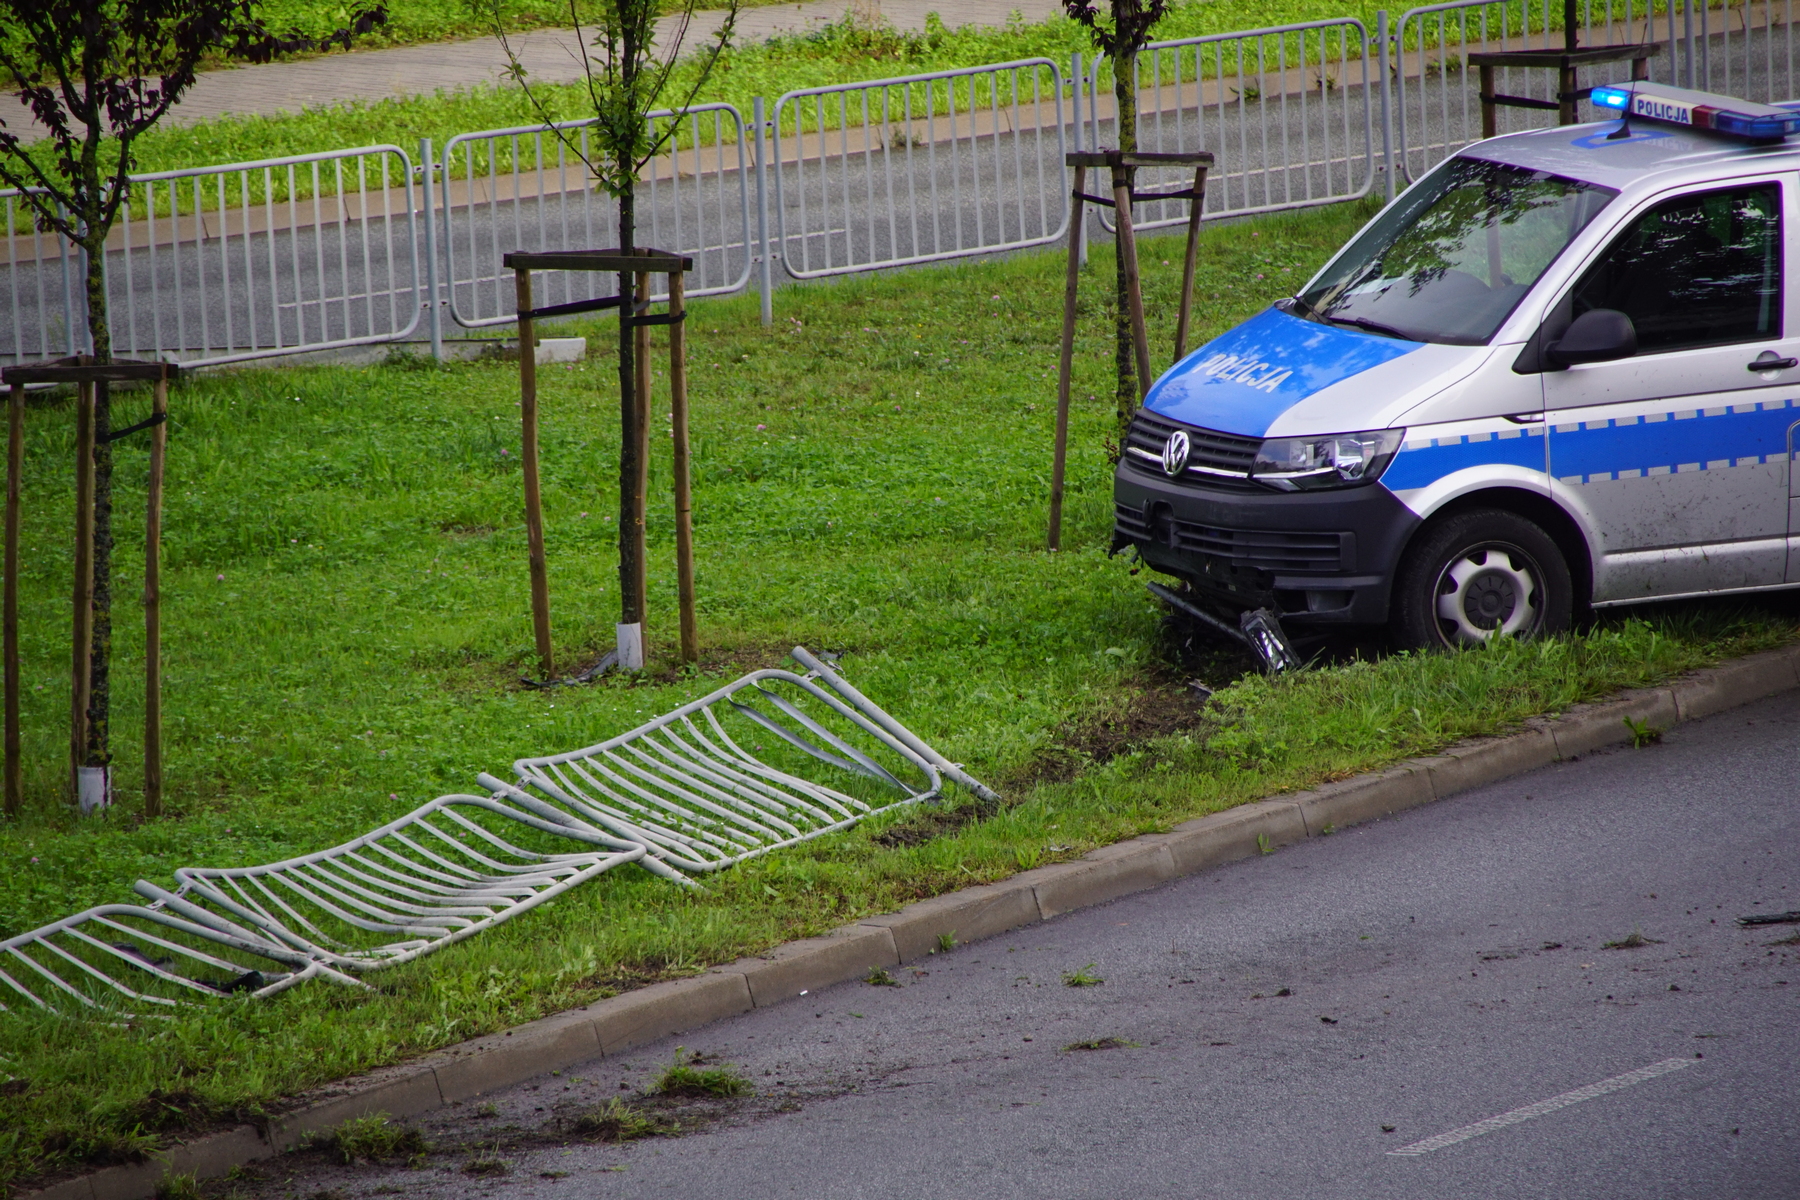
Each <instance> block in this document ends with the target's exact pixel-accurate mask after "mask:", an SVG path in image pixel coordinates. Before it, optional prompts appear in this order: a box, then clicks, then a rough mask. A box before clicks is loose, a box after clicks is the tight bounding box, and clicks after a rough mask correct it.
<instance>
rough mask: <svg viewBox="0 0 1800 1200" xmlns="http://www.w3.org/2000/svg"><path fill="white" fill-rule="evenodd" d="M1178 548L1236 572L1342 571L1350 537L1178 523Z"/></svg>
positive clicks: (1330, 533)
mask: <svg viewBox="0 0 1800 1200" xmlns="http://www.w3.org/2000/svg"><path fill="white" fill-rule="evenodd" d="M1175 535H1176V538H1177V539H1178V541H1177V546H1176V549H1179V550H1187V551H1190V552H1192V553H1195V554H1200V555H1203V556H1205V557H1207V558H1217V559H1221V560H1223V561H1224V562H1226V563H1228V564H1229V565H1230V566H1232V567H1233V568H1235V569H1238V570H1243V569H1244V568H1249V569H1251V570H1257V571H1279V572H1281V573H1283V574H1292V573H1294V572H1306V573H1312V572H1323V571H1340V570H1342V569H1343V564H1344V548H1345V547H1344V542H1345V539H1346V537H1347V536H1348V535H1347V534H1341V533H1332V532H1323V533H1286V532H1283V531H1281V530H1275V529H1225V528H1222V527H1220V526H1217V525H1195V524H1191V523H1189V522H1187V521H1177V522H1175Z"/></svg>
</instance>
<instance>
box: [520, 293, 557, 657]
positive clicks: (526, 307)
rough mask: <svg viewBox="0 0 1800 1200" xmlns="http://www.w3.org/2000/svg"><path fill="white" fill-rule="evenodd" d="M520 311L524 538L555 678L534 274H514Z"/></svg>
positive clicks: (535, 617) (541, 645) (538, 628)
mask: <svg viewBox="0 0 1800 1200" xmlns="http://www.w3.org/2000/svg"><path fill="white" fill-rule="evenodd" d="M513 278H514V280H515V282H516V283H517V285H518V311H519V425H520V433H521V445H520V447H519V460H520V463H521V464H522V466H523V467H524V472H525V537H526V541H527V543H528V553H529V554H530V557H531V626H532V632H533V633H535V634H536V636H537V652H538V667H539V669H540V670H542V671H543V673H544V678H545V679H551V678H554V677H555V675H556V663H555V661H554V659H553V656H552V654H551V648H550V570H549V567H548V566H547V565H546V564H545V561H544V506H543V496H542V494H541V493H540V492H539V490H538V411H537V335H536V334H535V332H533V329H532V324H533V322H532V319H531V316H530V313H531V308H532V305H531V272H530V270H528V269H526V268H522V267H521V268H518V269H515V270H514V272H513Z"/></svg>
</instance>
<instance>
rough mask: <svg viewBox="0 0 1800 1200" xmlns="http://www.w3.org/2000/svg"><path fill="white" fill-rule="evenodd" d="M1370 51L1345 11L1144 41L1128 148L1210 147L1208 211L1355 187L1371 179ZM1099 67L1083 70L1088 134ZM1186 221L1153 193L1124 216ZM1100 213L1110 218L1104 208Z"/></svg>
mask: <svg viewBox="0 0 1800 1200" xmlns="http://www.w3.org/2000/svg"><path fill="white" fill-rule="evenodd" d="M1372 55H1373V44H1372V43H1371V41H1370V39H1369V33H1368V30H1367V29H1366V28H1364V26H1363V23H1362V22H1361V21H1358V20H1355V19H1353V18H1344V19H1339V20H1325V21H1306V22H1301V23H1298V24H1293V25H1275V26H1270V27H1269V28H1267V29H1253V30H1249V31H1247V32H1244V33H1225V34H1214V35H1211V36H1208V37H1197V38H1184V39H1182V40H1180V41H1173V42H1155V43H1152V44H1151V45H1149V46H1146V47H1145V48H1144V49H1143V50H1142V51H1141V52H1140V53H1139V55H1138V62H1137V96H1138V149H1140V150H1144V151H1188V150H1210V151H1212V152H1213V154H1214V155H1216V156H1217V159H1216V162H1215V165H1214V167H1213V169H1212V170H1211V171H1210V172H1208V173H1207V179H1206V210H1205V211H1206V214H1207V215H1208V216H1242V215H1245V214H1249V213H1260V212H1274V211H1278V210H1282V209H1292V208H1306V207H1310V206H1312V205H1317V204H1334V203H1337V202H1339V201H1342V200H1354V199H1357V198H1358V197H1360V196H1365V195H1367V194H1368V193H1369V190H1370V189H1371V188H1372V187H1373V186H1374V183H1375V166H1376V152H1375V122H1376V118H1377V115H1378V114H1379V111H1380V103H1381V98H1380V92H1379V87H1378V82H1379V81H1378V79H1377V77H1376V74H1375V70H1374V68H1373V66H1372V64H1371V58H1372ZM1110 70H1111V63H1110V61H1109V60H1106V59H1097V60H1096V61H1095V63H1094V67H1093V72H1092V74H1091V75H1090V77H1089V88H1090V91H1091V94H1092V96H1093V98H1094V100H1093V104H1092V106H1091V107H1090V108H1089V112H1090V113H1092V114H1093V116H1092V117H1091V118H1090V120H1091V121H1092V140H1093V144H1096V145H1097V144H1099V143H1100V142H1101V141H1103V140H1105V138H1104V135H1103V134H1102V132H1101V130H1102V121H1101V117H1100V113H1101V111H1102V110H1104V111H1105V112H1108V113H1111V112H1113V111H1114V109H1115V108H1116V101H1112V100H1111V94H1112V89H1111V88H1110V86H1108V87H1106V90H1105V91H1102V87H1103V85H1104V84H1105V83H1106V80H1107V79H1108V77H1109V75H1110ZM1108 124H1110V123H1108ZM1180 174H1181V173H1180V172H1178V171H1176V172H1170V171H1162V170H1150V169H1145V170H1143V171H1141V172H1140V175H1141V176H1142V180H1143V183H1142V186H1144V187H1146V188H1149V187H1169V186H1175V185H1179V184H1181V183H1182V182H1183V179H1182V178H1180ZM1187 181H1188V182H1191V181H1192V176H1191V174H1190V175H1189V176H1188V178H1187ZM1186 221H1187V205H1186V203H1185V202H1184V201H1158V202H1152V203H1149V204H1145V205H1143V206H1142V210H1141V214H1140V215H1139V216H1138V217H1137V219H1136V222H1135V224H1136V227H1137V228H1139V229H1154V228H1158V227H1162V226H1169V225H1178V224H1185V223H1186ZM1102 223H1103V224H1104V225H1105V227H1106V228H1107V229H1108V230H1110V229H1112V228H1113V222H1112V217H1111V215H1110V213H1109V214H1104V215H1103V216H1102Z"/></svg>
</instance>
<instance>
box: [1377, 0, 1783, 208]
mask: <svg viewBox="0 0 1800 1200" xmlns="http://www.w3.org/2000/svg"><path fill="white" fill-rule="evenodd" d="M1580 16H1581V44H1582V45H1583V46H1614V45H1621V44H1626V43H1633V42H1661V43H1663V45H1664V51H1663V53H1662V54H1661V55H1660V56H1658V57H1656V58H1653V59H1651V60H1650V64H1649V66H1650V77H1651V78H1652V79H1655V80H1657V81H1659V82H1663V83H1672V84H1676V85H1678V86H1681V87H1692V88H1699V89H1701V90H1703V91H1718V92H1725V93H1727V94H1730V95H1740V96H1743V97H1744V98H1746V99H1749V100H1758V101H1762V102H1764V103H1770V102H1774V101H1778V100H1788V99H1793V98H1794V97H1795V95H1796V88H1795V83H1796V77H1795V74H1794V53H1793V51H1794V44H1793V25H1792V17H1793V3H1792V0H1738V2H1737V3H1728V4H1726V5H1724V6H1722V7H1720V8H1712V7H1709V6H1707V5H1706V4H1704V3H1696V2H1695V0H1582V5H1581V9H1580ZM1561 19H1562V3H1561V0H1452V2H1451V3H1446V4H1430V5H1424V6H1422V7H1419V8H1412V9H1408V10H1407V11H1406V12H1404V13H1403V14H1401V16H1400V20H1399V22H1398V23H1397V25H1396V26H1395V43H1394V53H1395V56H1396V65H1397V68H1398V69H1397V70H1396V72H1395V77H1394V89H1395V101H1396V103H1395V113H1394V117H1395V124H1396V131H1397V140H1398V146H1397V155H1398V159H1399V161H1398V164H1397V165H1398V167H1399V168H1400V170H1401V172H1402V174H1403V175H1404V176H1405V177H1406V178H1417V177H1418V176H1419V175H1420V174H1422V173H1423V172H1424V171H1427V170H1429V169H1430V168H1431V167H1432V166H1434V165H1436V164H1437V163H1439V162H1441V161H1442V160H1443V159H1445V158H1447V157H1449V156H1450V155H1452V154H1454V153H1456V151H1458V150H1460V149H1462V148H1463V147H1464V146H1466V145H1468V144H1469V143H1471V142H1474V141H1476V140H1478V139H1479V138H1480V137H1481V101H1480V98H1479V95H1478V93H1479V90H1480V89H1479V83H1478V81H1477V79H1476V76H1475V72H1474V71H1473V70H1472V69H1465V63H1464V59H1465V56H1466V55H1467V54H1469V53H1470V52H1472V51H1475V50H1483V51H1502V50H1529V49H1545V48H1549V49H1560V48H1561V47H1562V45H1563V32H1562V30H1561V29H1560V28H1559V27H1558V26H1559V23H1560V21H1561ZM1627 70H1628V66H1627V64H1623V63H1603V64H1599V65H1596V66H1591V67H1582V68H1581V69H1580V70H1579V71H1578V78H1577V82H1578V84H1579V86H1581V87H1591V86H1593V85H1594V84H1598V83H1606V82H1610V81H1615V80H1617V79H1619V78H1621V77H1622V76H1623V75H1624V74H1625V73H1626V71H1627ZM1495 88H1496V90H1498V91H1499V92H1501V93H1503V94H1506V95H1512V96H1523V97H1526V98H1529V99H1535V100H1542V101H1546V102H1552V103H1553V102H1554V101H1555V98H1556V89H1557V79H1556V73H1555V72H1554V71H1545V70H1512V69H1503V70H1500V71H1497V72H1496V73H1495ZM1555 123H1556V113H1555V111H1554V110H1545V109H1539V110H1534V109H1526V108H1501V109H1499V110H1498V112H1497V124H1498V129H1499V132H1500V133H1503V134H1505V133H1514V132H1518V131H1520V130H1525V129H1542V128H1546V127H1548V126H1551V125H1554V124H1555Z"/></svg>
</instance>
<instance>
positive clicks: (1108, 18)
mask: <svg viewBox="0 0 1800 1200" xmlns="http://www.w3.org/2000/svg"><path fill="white" fill-rule="evenodd" d="M1168 11H1169V0H1109V11H1108V12H1107V13H1106V14H1105V15H1104V16H1102V15H1101V13H1100V11H1099V6H1098V5H1096V4H1092V3H1086V2H1084V0H1063V12H1065V13H1067V14H1068V16H1069V17H1070V19H1071V20H1073V21H1075V22H1076V23H1077V24H1079V25H1081V26H1082V28H1084V29H1086V30H1087V31H1088V36H1090V37H1091V38H1093V40H1094V46H1095V48H1096V49H1098V50H1099V51H1100V52H1101V53H1102V54H1104V55H1106V56H1107V57H1108V58H1109V59H1111V60H1112V68H1113V96H1114V97H1115V98H1116V100H1117V101H1118V114H1119V115H1118V120H1117V121H1116V123H1115V127H1116V129H1117V131H1118V135H1119V146H1118V148H1119V149H1120V150H1121V151H1123V152H1124V153H1126V154H1131V153H1133V152H1135V151H1136V150H1137V148H1138V146H1137V55H1138V51H1139V50H1142V49H1143V48H1144V46H1145V45H1147V44H1148V43H1149V41H1150V31H1151V29H1153V28H1154V27H1155V26H1156V23H1157V22H1158V21H1160V20H1162V19H1163V16H1164V15H1165V14H1166V13H1167V12H1168ZM1133 175H1134V180H1133V184H1134V186H1135V182H1136V181H1135V172H1133ZM1114 257H1115V258H1116V260H1117V262H1116V269H1115V271H1114V277H1115V295H1114V305H1113V333H1114V344H1113V360H1114V363H1115V364H1116V366H1117V370H1118V386H1117V388H1116V390H1115V391H1114V394H1113V400H1114V402H1115V403H1116V404H1117V406H1118V410H1119V430H1120V432H1121V433H1123V432H1124V429H1125V426H1127V425H1129V424H1130V423H1131V414H1132V413H1134V412H1136V411H1137V407H1138V403H1139V399H1140V397H1141V396H1142V394H1143V392H1142V388H1141V387H1140V385H1139V383H1138V382H1137V371H1136V370H1135V368H1134V366H1133V350H1132V343H1131V311H1130V298H1129V293H1128V291H1127V289H1126V283H1125V256H1124V255H1123V254H1120V255H1115V256H1114ZM1148 382H1149V381H1148V380H1145V381H1144V383H1146V384H1147V383H1148Z"/></svg>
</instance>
